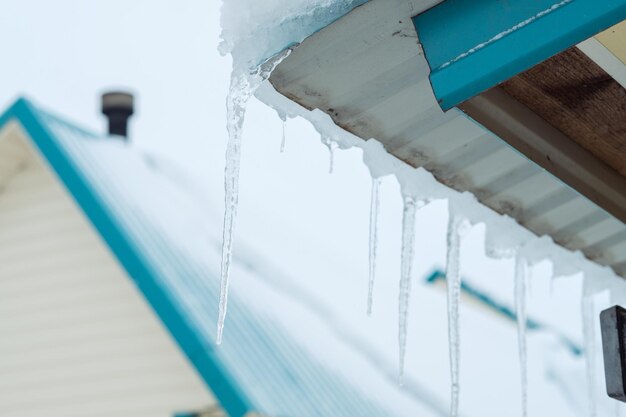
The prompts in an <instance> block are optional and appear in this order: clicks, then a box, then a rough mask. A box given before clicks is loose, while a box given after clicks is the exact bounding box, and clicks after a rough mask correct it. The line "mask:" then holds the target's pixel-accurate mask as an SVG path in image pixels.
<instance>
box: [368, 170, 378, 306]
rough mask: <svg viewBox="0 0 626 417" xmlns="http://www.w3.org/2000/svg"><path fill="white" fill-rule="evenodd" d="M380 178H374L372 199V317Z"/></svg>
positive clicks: (370, 287) (370, 270) (370, 257)
mask: <svg viewBox="0 0 626 417" xmlns="http://www.w3.org/2000/svg"><path fill="white" fill-rule="evenodd" d="M379 190H380V178H372V199H371V202H370V241H369V285H368V293H367V315H368V316H371V315H372V304H373V301H374V280H375V278H376V249H377V246H378V207H379V205H380V198H379V196H378V192H379Z"/></svg>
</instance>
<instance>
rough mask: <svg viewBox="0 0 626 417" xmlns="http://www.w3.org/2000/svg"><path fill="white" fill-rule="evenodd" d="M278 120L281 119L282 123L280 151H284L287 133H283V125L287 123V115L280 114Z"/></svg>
mask: <svg viewBox="0 0 626 417" xmlns="http://www.w3.org/2000/svg"><path fill="white" fill-rule="evenodd" d="M280 120H282V122H283V123H282V125H283V137H282V139H281V141H280V153H283V152H285V144H286V143H287V135H286V134H285V127H286V125H287V116H283V115H282V114H281V115H280Z"/></svg>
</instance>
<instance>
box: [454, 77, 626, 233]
mask: <svg viewBox="0 0 626 417" xmlns="http://www.w3.org/2000/svg"><path fill="white" fill-rule="evenodd" d="M459 107H460V108H461V110H463V111H464V112H465V113H466V114H467V115H468V116H470V117H471V118H473V119H474V120H476V121H477V122H479V123H481V124H482V125H483V126H485V127H486V128H487V129H489V130H491V131H492V132H493V133H494V134H496V135H497V136H499V137H500V138H501V139H502V140H504V141H505V142H507V143H508V144H509V145H511V146H512V147H514V148H515V149H517V150H518V151H519V152H521V153H522V154H524V155H525V156H526V157H527V158H529V159H530V160H532V161H533V162H535V163H537V164H538V165H540V166H541V167H542V168H544V169H546V170H547V171H549V172H550V173H552V174H553V175H555V176H556V177H558V178H559V179H560V180H562V181H563V182H565V183H566V184H568V185H569V186H570V187H572V188H573V189H574V190H576V191H578V192H579V193H581V194H582V195H584V196H585V197H587V198H589V199H590V200H591V201H593V202H594V203H596V204H597V205H598V206H600V207H602V208H603V209H604V210H606V211H607V212H608V213H610V214H612V215H613V216H614V217H615V218H617V219H619V220H620V221H622V222H623V223H626V178H624V177H622V176H621V175H619V174H618V173H617V171H615V170H613V169H612V168H610V167H609V166H608V165H607V164H605V163H604V162H602V161H601V160H600V159H598V158H597V157H595V156H594V155H593V154H591V153H590V152H588V151H587V150H585V149H584V148H583V147H581V146H580V145H578V144H577V143H575V142H573V141H572V140H571V139H570V138H569V137H567V136H566V135H565V134H563V133H562V132H561V131H559V130H558V129H557V128H555V127H554V126H552V125H550V124H549V123H547V122H546V121H545V120H544V119H542V118H541V117H540V116H538V115H537V114H536V113H534V112H533V111H531V110H530V109H529V108H528V107H526V106H524V105H523V104H521V103H520V102H518V101H517V100H515V99H513V98H512V97H511V96H509V95H508V94H507V93H506V92H505V91H503V90H502V89H501V88H500V87H496V88H493V89H491V90H489V91H486V92H484V93H482V94H480V95H478V96H476V97H474V98H471V99H470V100H467V101H466V102H464V103H463V104H462V105H460V106H459Z"/></svg>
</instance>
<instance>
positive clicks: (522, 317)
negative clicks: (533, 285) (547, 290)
mask: <svg viewBox="0 0 626 417" xmlns="http://www.w3.org/2000/svg"><path fill="white" fill-rule="evenodd" d="M514 281H515V282H514V286H515V290H514V292H515V315H516V317H517V347H518V353H519V366H520V384H521V394H522V416H523V417H526V415H527V414H528V360H527V349H526V323H527V318H526V290H527V288H526V287H527V273H526V259H524V257H523V256H522V255H521V254H520V253H519V252H518V254H517V256H516V257H515V277H514Z"/></svg>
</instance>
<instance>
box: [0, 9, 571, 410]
mask: <svg viewBox="0 0 626 417" xmlns="http://www.w3.org/2000/svg"><path fill="white" fill-rule="evenodd" d="M260 1H261V0H260ZM5 3H6V4H3V11H2V14H0V39H2V40H3V41H2V64H1V70H0V108H3V109H4V108H6V107H7V106H8V105H9V104H10V103H11V102H12V101H13V100H14V99H16V98H17V97H18V96H22V95H25V96H27V97H28V98H31V99H32V100H33V101H34V102H35V103H37V104H39V105H41V106H42V107H45V108H47V109H50V110H52V111H53V112H55V113H57V114H60V115H62V116H65V117H66V118H68V119H69V120H73V121H76V122H78V124H81V125H85V126H86V127H88V128H91V129H93V130H100V131H103V130H104V129H105V124H104V120H103V118H102V117H101V115H100V114H99V99H98V96H99V93H100V92H101V91H103V90H105V89H108V88H110V87H128V88H131V89H132V90H133V91H134V92H136V95H137V114H136V116H135V117H134V118H133V119H132V125H131V126H132V127H131V136H132V138H131V140H132V141H133V143H134V144H136V146H137V147H141V148H143V149H146V150H149V151H151V152H155V153H158V154H160V155H164V156H167V158H169V159H172V160H174V161H176V162H177V163H178V164H179V165H181V166H182V167H184V169H186V170H188V171H189V172H193V173H194V174H195V175H197V176H199V177H200V178H201V181H200V182H199V183H198V184H200V185H201V186H202V187H206V188H205V191H206V192H207V194H209V195H210V199H211V200H212V201H214V202H215V204H214V206H215V210H214V211H213V212H212V213H207V216H213V217H214V218H215V223H216V225H219V227H221V221H222V220H221V217H220V216H221V210H222V208H223V205H222V195H223V190H222V189H223V168H224V162H223V156H224V151H225V143H226V129H225V96H226V90H227V87H228V82H229V73H230V58H229V57H221V56H220V55H219V53H218V52H217V49H216V47H217V44H218V41H219V31H220V27H219V6H220V2H219V1H216V0H204V1H200V0H169V1H167V0H133V1H128V0H107V1H85V0H55V1H45V0H39V1H37V0H20V1H13V2H5ZM244 129H245V133H244V150H243V161H242V172H241V175H242V176H241V198H240V203H241V206H240V218H239V222H238V227H237V231H236V234H237V237H236V239H237V238H242V239H247V240H248V241H249V242H250V241H252V243H253V244H254V245H255V246H256V248H257V249H258V250H259V251H260V253H261V254H262V255H264V256H266V257H268V259H271V260H272V261H273V262H274V263H276V264H278V265H280V267H281V268H283V269H284V270H286V271H288V272H291V273H292V274H295V273H297V272H298V271H303V270H306V271H307V273H306V275H307V277H314V279H307V280H301V282H300V284H301V285H302V286H303V287H305V288H307V289H308V290H309V291H310V292H311V293H313V294H315V295H316V296H318V297H319V298H322V299H324V300H325V301H326V302H327V303H328V304H329V305H330V306H331V307H332V308H333V309H334V310H335V311H338V312H340V313H341V314H342V316H343V317H344V319H345V320H346V322H347V323H353V324H354V326H355V327H358V331H359V332H362V333H364V334H366V333H368V331H371V329H368V327H367V326H368V324H367V323H368V322H367V321H366V320H364V319H363V316H364V310H365V298H366V287H367V238H368V222H369V195H370V188H369V187H370V180H369V175H368V173H367V170H366V168H365V167H364V166H363V164H362V163H361V162H360V154H359V152H358V151H337V152H336V154H335V173H334V174H333V175H332V176H331V175H329V174H328V151H327V150H326V148H325V147H324V146H322V145H321V144H320V143H319V138H318V137H317V135H316V133H315V132H314V130H313V129H312V128H311V127H310V126H309V125H308V123H307V122H305V121H303V120H290V121H289V122H288V124H287V149H286V152H285V154H280V153H279V147H280V139H281V122H280V120H279V119H278V117H277V116H276V115H275V113H274V112H273V111H271V110H270V109H268V108H267V107H265V106H264V105H262V104H261V103H259V102H257V101H256V100H254V101H253V102H252V104H251V106H250V109H249V112H248V117H247V119H246V124H245V128H244ZM446 211H447V209H446V205H445V204H444V203H436V204H433V205H431V206H429V207H427V208H425V209H423V210H422V211H421V212H420V213H419V214H418V219H417V230H418V237H417V241H416V246H417V249H416V256H415V258H416V265H415V272H416V275H417V276H423V275H424V274H426V273H427V272H428V271H430V270H431V269H432V268H433V266H435V265H442V264H443V259H444V257H445V225H446V221H447V218H446V217H447V213H446ZM400 221H401V199H400V195H399V190H398V187H397V186H396V184H395V183H394V181H393V180H392V179H389V178H388V179H386V180H385V181H384V186H383V190H382V196H381V232H380V243H379V248H380V258H379V259H380V261H379V276H378V279H379V281H380V282H382V283H379V285H378V287H377V292H376V294H375V305H374V308H375V317H374V320H375V321H376V323H378V325H377V326H378V327H377V328H381V327H386V328H387V331H385V332H383V334H381V335H380V336H381V338H380V340H379V341H378V344H379V345H380V349H381V350H393V351H395V349H396V346H395V344H396V336H395V332H396V319H397V318H396V316H395V315H394V314H396V313H395V311H396V299H397V279H398V278H399V251H400ZM482 239H483V237H482V229H481V227H476V228H474V230H473V231H472V233H471V234H470V235H469V236H468V237H467V238H466V239H465V241H464V246H463V275H466V276H470V277H472V278H474V279H475V280H476V282H477V283H478V284H479V285H482V286H483V287H489V289H490V291H491V292H492V293H493V294H495V295H496V296H499V297H501V298H502V299H503V300H508V301H509V302H510V300H511V295H512V288H513V286H512V279H511V276H512V269H513V265H512V262H511V261H492V260H488V259H486V258H485V257H484V255H483V245H482ZM235 250H236V244H235ZM536 272H537V276H538V277H539V278H537V279H536V280H535V283H534V290H533V297H532V299H531V301H530V314H531V315H532V314H533V313H535V314H538V315H541V316H542V317H546V318H548V319H550V320H553V321H554V322H555V323H557V324H558V325H559V326H561V327H562V328H563V331H564V332H565V333H567V334H569V335H572V337H574V338H576V337H578V335H579V328H578V326H579V319H578V317H579V316H578V314H579V313H578V310H577V309H578V299H577V297H576V294H577V291H578V288H577V285H567V284H563V283H561V282H557V284H556V288H557V296H556V298H554V297H550V296H549V294H548V281H547V279H546V277H547V276H548V273H549V267H548V266H547V265H542V266H540V268H539V269H538V270H537V271H536ZM232 278H233V280H236V279H237V276H236V275H233V277H232ZM559 289H560V290H561V291H560V292H559V291H558V290H559ZM420 291H422V289H421V288H419V287H416V288H414V292H415V293H417V294H418V295H417V296H416V297H417V298H416V299H415V300H418V301H414V302H413V304H414V305H412V306H411V309H412V312H413V315H412V317H411V319H410V322H409V325H410V326H411V330H410V332H409V333H410V334H409V346H408V348H409V351H408V352H409V353H408V355H409V356H408V358H407V367H408V368H413V369H422V370H429V372H430V374H429V375H427V380H428V381H430V382H432V384H433V385H434V386H435V387H444V391H445V386H446V384H447V378H448V374H447V372H448V371H447V345H446V344H445V331H444V330H445V329H443V328H439V329H436V334H437V335H439V337H440V340H439V339H438V340H439V341H436V342H433V343H439V345H436V346H434V347H432V346H431V347H429V348H428V349H427V350H426V351H427V352H429V354H428V355H420V347H421V346H423V344H424V343H426V341H424V340H422V338H421V337H420V336H422V335H423V334H425V332H428V331H429V329H431V330H432V326H434V325H436V326H439V325H441V326H445V314H446V313H445V303H442V302H441V301H442V300H443V298H442V297H439V298H438V301H437V302H435V303H434V304H429V302H428V300H427V299H425V296H424V294H426V295H428V293H424V292H422V293H421V294H422V295H419V294H420ZM381 305H385V306H386V307H385V308H382V307H379V306H381ZM551 305H552V307H553V308H550V306H551ZM425 306H426V307H429V308H431V307H432V308H435V311H429V310H428V309H427V308H426V307H425ZM377 308H380V310H379V312H380V313H379V315H378V316H376V309H377ZM429 314H432V315H436V316H437V317H439V319H437V320H435V321H433V320H425V319H423V318H424V317H427V316H428V315H429ZM572 317H574V318H572ZM364 323H365V324H364ZM386 323H388V324H387V325H386ZM433 323H439V324H433ZM469 328H470V329H471V326H470V327H469ZM475 333H477V335H481V336H480V337H479V336H476V337H475V338H474V339H473V340H472V333H471V332H470V333H464V335H463V336H464V338H465V339H464V341H463V343H464V346H465V347H466V349H470V350H471V349H474V350H476V351H479V350H481V349H483V348H484V345H485V343H486V340H485V338H488V332H487V335H486V334H485V329H483V331H482V332H481V331H478V332H475ZM513 334H514V333H511V335H513ZM507 343H508V344H507V346H508V347H509V348H510V347H512V349H513V350H512V351H510V352H508V353H506V354H504V353H503V354H502V358H500V360H504V361H508V362H509V363H510V362H511V361H515V360H516V359H515V358H516V355H517V352H516V351H515V350H514V348H515V343H516V342H515V340H514V339H513V340H512V341H509V342H507ZM437 346H439V347H437ZM507 349H508V348H507ZM531 350H532V347H531ZM488 351H489V350H488ZM436 352H439V353H438V354H437V353H436ZM432 355H435V356H436V357H434V356H432ZM468 355H469V356H470V357H472V356H471V353H470V354H468ZM479 356H480V355H479ZM503 358H504V359H503ZM533 358H534V359H537V358H540V359H541V352H539V353H536V354H534V356H531V359H533ZM494 360H495V359H494ZM496 362H497V361H496ZM492 365H493V364H492ZM536 365H537V366H542V365H543V364H536ZM462 366H463V364H462ZM493 366H495V365H493ZM515 366H516V365H515ZM531 366H533V365H532V364H531ZM470 368H471V366H470ZM538 369H539V368H538ZM492 371H494V370H493V369H492ZM495 371H497V369H495ZM477 372H478V371H477ZM538 372H539V371H538ZM536 377H537V376H536V375H535V376H532V375H531V378H536ZM540 377H541V375H540ZM531 381H532V379H531ZM492 382H494V381H492ZM462 383H464V384H465V387H467V388H465V390H466V391H465V392H468V391H469V392H472V390H473V391H475V392H478V393H480V392H481V390H482V391H484V390H485V389H488V388H485V387H481V386H480V384H478V386H474V387H472V381H471V380H463V379H462ZM495 383H497V381H495ZM462 389H463V388H462ZM514 389H516V388H515V386H514V385H513V386H512V387H508V388H507V390H508V391H509V393H508V394H507V395H506V396H504V397H503V398H504V399H503V400H501V401H502V402H506V401H514V402H515V401H517V393H516V392H515V391H513V390H514ZM535 394H537V393H535V392H533V389H532V388H531V392H530V395H531V410H533V409H536V410H541V409H542V407H543V406H542V404H534V403H533V401H535V400H533V396H534V398H539V397H540V396H538V395H535ZM463 395H464V396H463V397H462V398H461V401H462V403H463V402H465V403H473V406H474V407H478V408H480V407H481V404H480V403H481V402H482V403H484V398H481V396H480V395H474V396H473V398H469V397H470V395H469V394H463ZM496 403H497V402H496ZM462 407H463V406H462ZM514 407H515V408H516V407H517V404H515V406H514ZM483 415H498V411H497V410H496V409H489V408H487V409H484V414H483ZM531 415H532V414H531Z"/></svg>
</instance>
